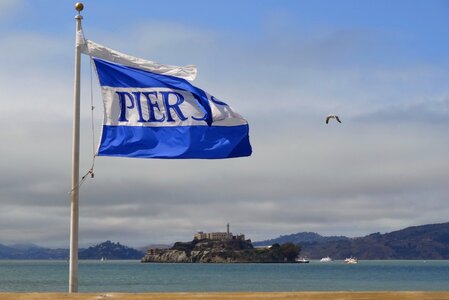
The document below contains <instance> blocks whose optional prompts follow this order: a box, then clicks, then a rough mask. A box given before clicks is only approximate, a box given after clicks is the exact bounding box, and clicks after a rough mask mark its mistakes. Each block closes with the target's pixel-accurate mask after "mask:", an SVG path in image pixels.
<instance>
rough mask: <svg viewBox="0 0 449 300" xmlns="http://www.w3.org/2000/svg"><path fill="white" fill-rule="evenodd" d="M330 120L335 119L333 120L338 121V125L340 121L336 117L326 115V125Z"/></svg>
mask: <svg viewBox="0 0 449 300" xmlns="http://www.w3.org/2000/svg"><path fill="white" fill-rule="evenodd" d="M330 119H335V120H337V121H338V123H341V121H340V119H339V118H338V116H337V115H328V116H327V118H326V124H328V123H329V120H330Z"/></svg>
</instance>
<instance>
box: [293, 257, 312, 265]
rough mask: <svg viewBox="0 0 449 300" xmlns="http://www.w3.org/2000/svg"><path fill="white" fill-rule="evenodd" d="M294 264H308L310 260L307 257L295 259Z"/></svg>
mask: <svg viewBox="0 0 449 300" xmlns="http://www.w3.org/2000/svg"><path fill="white" fill-rule="evenodd" d="M295 262H297V263H299V264H308V263H309V262H310V260H309V259H308V258H307V257H297V258H296V259H295Z"/></svg>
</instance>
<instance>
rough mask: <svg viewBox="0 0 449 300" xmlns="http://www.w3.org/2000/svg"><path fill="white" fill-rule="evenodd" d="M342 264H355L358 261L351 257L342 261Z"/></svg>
mask: <svg viewBox="0 0 449 300" xmlns="http://www.w3.org/2000/svg"><path fill="white" fill-rule="evenodd" d="M344 262H345V263H347V264H356V263H358V262H359V260H358V259H357V258H355V257H352V256H351V257H348V258H346V259H345V260H344Z"/></svg>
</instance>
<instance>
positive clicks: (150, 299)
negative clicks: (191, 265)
mask: <svg viewBox="0 0 449 300" xmlns="http://www.w3.org/2000/svg"><path fill="white" fill-rule="evenodd" d="M44 299H45V300H47V299H49V300H64V299H77V300H99V299H104V300H107V299H111V300H119V299H120V300H169V299H170V300H171V299H173V300H197V299H200V300H203V299H204V300H229V299H243V300H246V299H255V300H265V299H275V300H292V299H301V300H331V299H332V300H343V299H350V300H371V299H372V300H383V299H395V300H412V299H413V300H415V299H416V300H449V291H448V292H274V293H271V292H270V293H136V294H130V293H77V294H67V293H0V300H44Z"/></svg>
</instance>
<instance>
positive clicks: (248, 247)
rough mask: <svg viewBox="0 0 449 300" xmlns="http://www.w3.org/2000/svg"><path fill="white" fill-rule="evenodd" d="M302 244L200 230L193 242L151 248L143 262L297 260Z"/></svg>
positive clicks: (269, 261)
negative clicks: (257, 242) (261, 243)
mask: <svg viewBox="0 0 449 300" xmlns="http://www.w3.org/2000/svg"><path fill="white" fill-rule="evenodd" d="M300 250H301V249H300V246H299V245H295V244H293V243H286V244H282V245H279V244H274V245H272V246H270V247H263V248H255V247H254V246H253V245H252V243H251V240H249V239H245V235H244V234H239V235H233V234H232V233H231V232H230V231H229V224H228V225H227V230H226V231H225V232H209V233H205V232H202V231H200V232H197V233H196V234H195V235H194V237H193V240H192V241H191V242H176V243H175V244H174V245H173V247H171V248H169V249H157V248H156V249H153V248H152V249H148V251H147V254H146V255H145V256H144V257H143V258H142V259H141V262H143V263H152V262H153V263H275V262H294V261H295V258H296V257H297V256H298V254H299V252H300Z"/></svg>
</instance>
